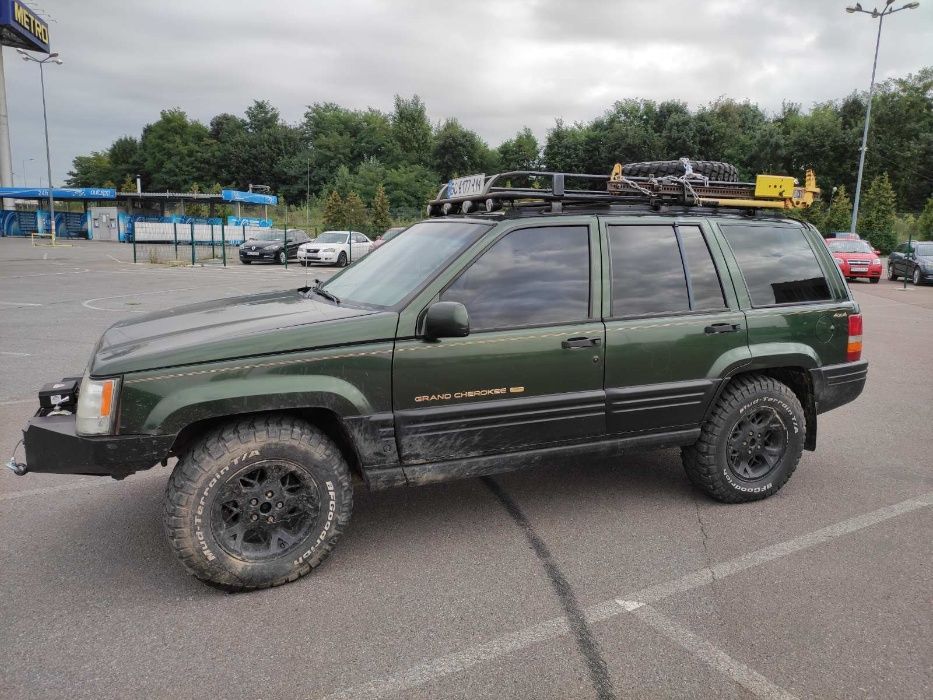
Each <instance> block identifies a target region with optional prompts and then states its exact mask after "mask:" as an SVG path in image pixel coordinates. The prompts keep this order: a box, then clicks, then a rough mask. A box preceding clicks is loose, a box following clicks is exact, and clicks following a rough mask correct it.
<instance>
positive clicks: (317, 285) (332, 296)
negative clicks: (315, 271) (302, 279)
mask: <svg viewBox="0 0 933 700" xmlns="http://www.w3.org/2000/svg"><path fill="white" fill-rule="evenodd" d="M311 291H312V292H314V293H315V294H317V295H318V296H322V297H324V298H325V299H330V300H331V301H332V302H334V303H335V304H339V303H340V299H338V298H337V295H336V294H331V293H330V292H328V291H327V290H326V289H324V288H323V287H322V286H321V280H314V286H313V287H311Z"/></svg>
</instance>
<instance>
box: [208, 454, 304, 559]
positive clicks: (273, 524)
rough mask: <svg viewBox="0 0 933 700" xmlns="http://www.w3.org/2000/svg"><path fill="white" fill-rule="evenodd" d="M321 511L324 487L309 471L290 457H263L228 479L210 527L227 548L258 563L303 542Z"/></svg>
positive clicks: (219, 542) (236, 554) (235, 555)
mask: <svg viewBox="0 0 933 700" xmlns="http://www.w3.org/2000/svg"><path fill="white" fill-rule="evenodd" d="M320 512H321V493H320V487H319V485H318V484H317V482H315V480H314V478H313V477H312V476H311V475H310V474H308V473H307V472H305V471H303V470H302V469H300V468H299V467H298V465H296V464H293V463H290V462H287V461H277V460H276V461H269V462H260V463H258V464H250V465H249V466H247V467H246V468H244V469H243V470H242V471H241V472H240V474H237V475H235V476H234V477H233V478H231V479H230V480H228V481H227V482H226V483H225V484H224V487H223V489H221V492H220V495H219V497H218V498H217V500H216V501H215V502H214V508H213V513H212V517H211V527H212V528H213V531H214V537H215V538H216V540H217V542H218V544H219V545H220V546H221V547H222V548H223V549H224V550H225V551H226V552H227V553H228V554H230V555H232V556H234V557H237V558H238V559H243V560H245V561H248V562H256V563H260V562H264V561H267V560H270V559H275V558H277V557H280V556H282V555H285V554H288V553H289V552H290V551H291V550H293V549H295V548H296V547H297V546H299V545H301V544H302V543H303V542H304V540H305V538H307V537H308V535H310V534H311V530H312V528H313V527H314V524H315V522H316V521H317V518H318V516H319V515H320Z"/></svg>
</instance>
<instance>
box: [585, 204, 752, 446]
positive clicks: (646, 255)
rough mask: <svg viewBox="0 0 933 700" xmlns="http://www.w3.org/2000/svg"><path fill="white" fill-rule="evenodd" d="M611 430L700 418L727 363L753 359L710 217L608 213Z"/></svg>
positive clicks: (671, 426)
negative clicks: (708, 221) (655, 216)
mask: <svg viewBox="0 0 933 700" xmlns="http://www.w3.org/2000/svg"><path fill="white" fill-rule="evenodd" d="M601 228H602V236H603V242H604V243H603V265H604V267H605V268H606V269H608V271H609V272H608V273H607V274H606V275H605V277H604V292H603V299H604V301H603V313H604V317H605V319H606V401H607V416H606V420H607V425H608V430H609V432H610V433H616V434H638V433H652V432H664V431H668V430H676V429H679V428H690V427H694V426H696V425H697V424H698V423H699V422H700V420H701V419H702V417H703V415H704V412H705V410H706V407H707V406H708V404H709V402H710V400H711V399H712V396H713V395H714V392H715V389H716V387H717V386H718V382H719V377H720V376H722V374H723V372H724V371H725V369H726V368H727V367H734V366H737V365H741V364H743V363H746V362H747V361H748V357H749V350H748V336H747V332H746V322H745V314H744V313H743V312H742V311H741V310H740V308H739V306H738V302H737V299H736V295H735V291H734V289H733V287H732V283H731V278H730V277H729V273H728V271H727V268H726V264H725V260H724V258H723V254H722V251H721V250H720V248H719V246H718V244H717V242H716V239H715V237H714V236H713V235H712V231H711V228H710V226H709V224H708V223H707V222H705V221H703V220H699V219H695V218H690V219H682V220H678V219H674V218H671V219H651V220H650V221H645V219H644V218H640V219H636V218H632V217H628V218H604V219H602V220H601Z"/></svg>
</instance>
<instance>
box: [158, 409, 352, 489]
mask: <svg viewBox="0 0 933 700" xmlns="http://www.w3.org/2000/svg"><path fill="white" fill-rule="evenodd" d="M269 415H282V416H292V417H295V418H300V419H302V420H304V421H306V422H308V423H309V424H311V425H313V426H315V427H316V428H318V429H320V430H321V431H323V432H324V434H325V435H327V437H328V438H330V439H331V440H332V441H333V442H334V444H335V445H337V448H338V449H339V450H340V453H341V455H342V456H343V458H344V459H345V460H346V461H347V464H348V465H349V467H350V472H351V473H352V474H355V475H356V476H358V477H359V478H360V479H361V480H362V481H364V482H367V479H366V472H365V470H364V469H363V463H362V459H361V457H360V452H359V450H358V449H357V445H356V443H355V441H354V440H353V438H352V437H351V434H350V431H349V430H348V429H347V426H346V424H345V423H344V421H343V419H342V418H341V416H340V415H338V413H337V412H336V411H335V410H333V408H330V407H325V406H306V407H295V408H286V409H271V410H259V411H250V412H246V413H228V414H218V415H212V416H209V417H205V418H201V419H198V420H194V421H192V422H190V423H188V424H186V425H185V426H184V427H182V428H181V430H179V431H178V434H177V435H176V436H175V441H174V442H173V443H172V448H171V454H173V455H176V456H177V455H180V454H181V453H183V452H184V451H185V450H187V449H188V447H190V446H191V445H192V443H194V442H195V441H196V440H197V439H198V438H199V437H200V436H202V435H204V434H205V433H207V432H208V431H210V430H213V429H214V428H218V427H220V426H222V425H225V424H227V423H232V422H235V421H239V420H244V419H249V418H258V417H262V416H269ZM367 483H368V482H367Z"/></svg>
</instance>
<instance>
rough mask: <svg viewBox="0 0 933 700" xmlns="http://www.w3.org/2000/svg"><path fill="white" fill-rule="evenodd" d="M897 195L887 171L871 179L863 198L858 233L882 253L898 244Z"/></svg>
mask: <svg viewBox="0 0 933 700" xmlns="http://www.w3.org/2000/svg"><path fill="white" fill-rule="evenodd" d="M896 206H897V196H896V195H895V194H894V188H893V187H891V181H890V180H889V179H888V174H887V173H881V175H879V176H878V177H876V178H875V179H874V180H872V181H871V185H869V187H868V190H867V191H866V192H865V198H864V199H863V200H862V203H861V208H860V210H859V218H858V224H857V226H858V233H859V234H861V235H862V237H863V238H867V239H868V241H869V242H870V243H871V244H872V245H873V246H874V247H875V248H877V249H878V250H880V251H881V252H882V253H889V252H890V251H891V249H892V248H894V246H896V245H897V236H896V235H895V234H894V222H895V219H896V218H897V213H896Z"/></svg>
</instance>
